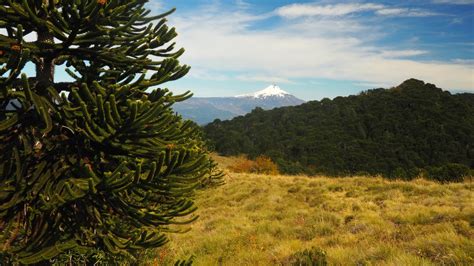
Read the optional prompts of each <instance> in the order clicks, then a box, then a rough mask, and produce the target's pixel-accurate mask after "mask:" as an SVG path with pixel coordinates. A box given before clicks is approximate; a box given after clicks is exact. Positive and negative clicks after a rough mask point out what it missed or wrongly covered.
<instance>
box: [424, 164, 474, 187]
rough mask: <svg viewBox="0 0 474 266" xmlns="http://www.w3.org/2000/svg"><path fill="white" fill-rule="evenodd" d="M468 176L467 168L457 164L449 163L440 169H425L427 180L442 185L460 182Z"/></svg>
mask: <svg viewBox="0 0 474 266" xmlns="http://www.w3.org/2000/svg"><path fill="white" fill-rule="evenodd" d="M469 174H470V170H469V167H467V166H465V165H463V164H457V163H449V164H445V165H443V166H440V167H430V168H428V169H427V177H428V179H431V180H436V181H439V182H442V183H446V182H462V181H464V178H465V177H466V176H468V175H469Z"/></svg>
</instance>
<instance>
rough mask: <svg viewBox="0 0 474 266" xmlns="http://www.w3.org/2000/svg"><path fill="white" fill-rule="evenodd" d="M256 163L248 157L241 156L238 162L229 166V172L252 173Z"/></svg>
mask: <svg viewBox="0 0 474 266" xmlns="http://www.w3.org/2000/svg"><path fill="white" fill-rule="evenodd" d="M254 164H255V162H253V161H252V160H249V159H247V157H244V156H241V157H239V158H238V159H237V161H236V162H235V163H234V164H233V165H230V166H229V170H231V171H232V172H235V173H251V172H252V169H253V167H254Z"/></svg>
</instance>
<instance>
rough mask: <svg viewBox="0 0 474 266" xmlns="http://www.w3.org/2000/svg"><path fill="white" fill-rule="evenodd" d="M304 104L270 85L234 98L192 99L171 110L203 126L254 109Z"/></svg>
mask: <svg viewBox="0 0 474 266" xmlns="http://www.w3.org/2000/svg"><path fill="white" fill-rule="evenodd" d="M304 102H305V101H303V100H301V99H298V98H296V97H295V96H293V95H291V94H290V93H288V92H286V91H284V90H282V89H281V88H280V87H279V86H277V85H271V86H268V87H266V88H265V89H263V90H260V91H257V92H254V93H249V94H243V95H237V96H234V97H192V98H190V99H188V100H186V101H184V102H179V103H176V104H175V105H173V109H174V110H175V112H177V113H179V114H181V115H182V116H183V117H184V118H185V119H190V120H193V121H194V122H196V123H198V124H200V125H204V124H207V123H210V122H212V121H214V120H215V119H220V120H228V119H231V118H234V117H236V116H239V115H245V114H247V113H249V112H250V111H252V110H253V109H255V108H256V107H260V108H262V109H264V110H269V109H273V108H276V107H283V106H294V105H299V104H302V103H304Z"/></svg>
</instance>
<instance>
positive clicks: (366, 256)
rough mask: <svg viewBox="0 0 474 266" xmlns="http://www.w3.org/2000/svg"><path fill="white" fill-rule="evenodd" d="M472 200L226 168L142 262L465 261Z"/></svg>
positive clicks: (469, 195) (376, 183)
mask: <svg viewBox="0 0 474 266" xmlns="http://www.w3.org/2000/svg"><path fill="white" fill-rule="evenodd" d="M229 160H230V159H229ZM218 161H219V160H218ZM221 163H222V162H221ZM229 163H230V161H229ZM472 200H473V192H472V185H471V184H470V183H460V184H459V183H458V184H447V185H441V184H438V183H434V182H430V181H426V180H414V181H410V182H406V181H389V180H386V179H382V178H369V177H351V178H325V177H314V178H310V177H304V176H267V175H255V174H230V175H229V176H228V177H227V180H226V184H225V185H223V186H221V187H218V188H213V189H208V190H205V191H201V192H200V193H199V194H198V195H197V199H196V204H197V206H198V207H199V210H198V211H197V213H198V214H199V215H200V219H198V220H197V221H196V222H194V223H193V224H191V225H190V227H191V231H190V232H188V233H186V234H175V235H172V236H171V242H170V243H169V244H168V245H167V246H165V247H164V248H161V249H159V250H157V251H154V252H152V253H148V256H147V257H148V258H147V261H148V264H158V265H168V264H172V263H173V262H174V261H176V260H177V259H184V258H188V257H189V256H190V255H192V254H194V255H195V256H196V259H195V265H281V264H285V261H287V259H288V257H289V256H290V255H291V254H293V253H295V252H297V251H302V250H304V249H306V248H310V247H319V248H321V249H323V250H325V251H326V252H327V257H328V262H329V264H330V265H366V264H368V265H474V258H473V256H474V230H473V226H474V206H473V201H472Z"/></svg>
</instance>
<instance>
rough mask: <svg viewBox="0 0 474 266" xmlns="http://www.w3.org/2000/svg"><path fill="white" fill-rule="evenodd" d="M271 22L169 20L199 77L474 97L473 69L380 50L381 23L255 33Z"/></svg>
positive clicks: (245, 14)
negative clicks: (408, 88) (401, 86)
mask: <svg viewBox="0 0 474 266" xmlns="http://www.w3.org/2000/svg"><path fill="white" fill-rule="evenodd" d="M365 8H369V7H368V6H366V7H365ZM279 12H281V9H277V10H276V11H275V12H274V13H273V16H275V14H279ZM318 12H323V11H318ZM324 12H326V11H324ZM334 12H335V11H334ZM337 12H338V13H339V14H343V13H346V14H347V12H349V11H347V10H346V11H337ZM337 12H336V13H337ZM313 13H314V12H313ZM194 14H195V11H194ZM287 14H292V13H287ZM294 14H296V13H294ZM270 16H271V14H263V15H255V14H251V13H249V11H242V10H239V11H236V12H231V11H228V10H227V9H222V8H221V9H216V10H214V11H212V12H206V13H205V15H204V16H190V15H189V14H179V15H178V16H173V17H172V18H171V19H172V20H173V21H172V24H173V25H175V26H176V27H177V29H179V33H180V35H179V37H178V40H177V42H178V44H180V45H182V46H184V47H185V48H186V50H187V52H186V53H185V54H184V56H183V58H182V60H183V61H184V63H189V64H191V65H192V66H193V71H197V72H196V73H198V74H199V73H201V74H200V75H201V78H212V74H210V75H207V74H206V75H203V74H202V73H214V72H215V73H230V74H229V75H227V76H225V77H222V76H220V77H219V78H220V79H222V78H226V79H230V80H231V79H235V80H252V81H265V82H279V83H280V82H292V81H295V80H296V79H300V78H303V79H320V78H322V79H335V80H353V81H356V82H362V83H373V84H392V85H395V84H398V83H400V82H402V81H403V80H405V79H408V78H412V77H413V78H419V79H423V80H425V81H428V82H431V83H435V84H437V85H438V86H441V87H443V88H446V89H449V88H457V89H465V90H471V91H474V80H473V77H474V66H473V65H471V64H469V63H467V62H460V61H459V62H452V61H444V62H441V61H418V60H416V59H412V58H411V57H413V56H417V55H423V54H426V53H428V51H425V50H422V49H396V48H394V47H389V46H379V45H376V43H377V42H375V41H373V39H376V38H379V37H378V34H380V33H381V32H382V33H383V30H382V29H381V28H379V25H376V24H373V23H372V24H369V23H365V22H364V21H362V20H357V19H354V18H352V17H334V16H324V17H319V18H307V19H303V20H288V21H286V23H285V24H283V25H282V24H278V25H277V26H271V27H267V28H265V29H258V28H256V27H253V25H255V24H257V23H260V22H262V21H264V20H265V19H267V18H269V17H270ZM290 16H291V15H290ZM348 29H350V30H348ZM413 45H415V44H413ZM231 73H239V74H231Z"/></svg>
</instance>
